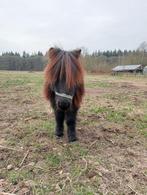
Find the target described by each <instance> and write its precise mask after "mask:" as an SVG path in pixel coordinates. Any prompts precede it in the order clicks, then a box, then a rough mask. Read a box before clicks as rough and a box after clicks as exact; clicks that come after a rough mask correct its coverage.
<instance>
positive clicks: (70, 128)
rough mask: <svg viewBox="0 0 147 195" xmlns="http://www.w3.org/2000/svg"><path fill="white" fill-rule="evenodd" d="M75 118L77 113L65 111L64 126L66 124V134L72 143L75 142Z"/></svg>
mask: <svg viewBox="0 0 147 195" xmlns="http://www.w3.org/2000/svg"><path fill="white" fill-rule="evenodd" d="M76 116H77V111H67V112H66V124H67V134H68V140H69V142H73V141H76V140H77V137H76Z"/></svg>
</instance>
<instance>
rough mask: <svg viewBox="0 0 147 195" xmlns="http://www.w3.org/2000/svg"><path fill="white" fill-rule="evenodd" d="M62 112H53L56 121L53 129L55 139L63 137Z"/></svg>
mask: <svg viewBox="0 0 147 195" xmlns="http://www.w3.org/2000/svg"><path fill="white" fill-rule="evenodd" d="M64 116H65V114H64V111H61V110H56V111H55V119H56V129H55V134H56V136H57V138H60V137H62V136H63V135H64V133H63V130H64V126H63V124H64Z"/></svg>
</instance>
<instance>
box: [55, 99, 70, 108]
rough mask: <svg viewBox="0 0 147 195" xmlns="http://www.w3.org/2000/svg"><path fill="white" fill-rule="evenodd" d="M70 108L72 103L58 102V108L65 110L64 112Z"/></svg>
mask: <svg viewBox="0 0 147 195" xmlns="http://www.w3.org/2000/svg"><path fill="white" fill-rule="evenodd" d="M69 106H70V103H69V102H67V101H58V107H59V108H61V109H63V110H66V109H68V108H69Z"/></svg>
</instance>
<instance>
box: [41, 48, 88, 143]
mask: <svg viewBox="0 0 147 195" xmlns="http://www.w3.org/2000/svg"><path fill="white" fill-rule="evenodd" d="M48 53H49V60H50V61H49V64H48V65H47V66H46V68H45V83H44V95H45V97H46V99H47V100H49V101H50V103H51V106H52V108H53V109H54V113H55V119H56V136H57V138H60V137H62V136H63V131H64V126H63V124H64V119H65V120H66V124H67V133H68V139H69V142H71V141H76V140H77V137H76V129H75V127H76V116H77V111H78V109H79V107H80V104H81V102H82V98H83V95H84V70H83V66H82V64H81V63H80V54H81V50H80V49H79V50H74V51H64V50H61V49H60V48H50V49H49V52H48Z"/></svg>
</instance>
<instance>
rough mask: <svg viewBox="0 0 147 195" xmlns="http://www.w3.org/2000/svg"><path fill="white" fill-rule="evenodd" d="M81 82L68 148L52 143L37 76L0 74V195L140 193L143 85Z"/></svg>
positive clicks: (146, 118)
mask: <svg viewBox="0 0 147 195" xmlns="http://www.w3.org/2000/svg"><path fill="white" fill-rule="evenodd" d="M85 83H86V94H85V98H84V101H83V104H82V106H81V109H80V111H79V115H78V119H77V134H78V138H79V141H78V142H75V143H72V144H69V143H67V138H66V136H65V137H64V138H63V140H60V141H59V140H56V139H55V136H54V126H55V123H54V116H53V112H52V110H51V108H50V106H49V104H48V103H47V102H46V101H45V100H44V99H43V95H42V86H43V73H42V72H40V73H38V72H8V71H1V72H0V194H4V193H2V192H5V193H6V192H7V193H12V194H18V195H25V194H26V195H56V194H57V195H58V194H59V195H60V194H63V195H96V194H97V195H106V194H108V195H113V194H114V195H133V194H137V195H141V194H143V195H145V194H147V78H146V77H143V76H132V75H131V76H129V75H128V76H115V77H113V76H111V75H86V77H85ZM65 132H66V129H65ZM65 134H66V133H65Z"/></svg>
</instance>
